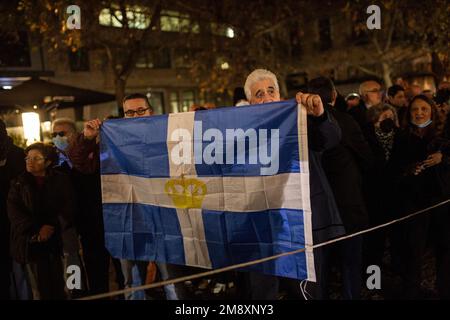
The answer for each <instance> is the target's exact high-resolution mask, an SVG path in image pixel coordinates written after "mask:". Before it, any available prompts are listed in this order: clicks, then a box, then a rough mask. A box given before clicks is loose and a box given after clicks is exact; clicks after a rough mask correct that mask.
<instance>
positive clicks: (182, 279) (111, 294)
mask: <svg viewBox="0 0 450 320" xmlns="http://www.w3.org/2000/svg"><path fill="white" fill-rule="evenodd" d="M449 202H450V199H447V200H445V201H442V202H440V203H438V204H435V205H433V206H430V207H428V208H425V209H422V210H419V211H416V212H414V213H411V214H409V215H407V216H404V217H401V218H398V219H394V220H392V221H389V222H386V223H384V224H381V225H378V226H375V227H372V228H368V229H365V230H362V231H358V232H355V233H352V234H349V235H346V236H342V237H339V238H336V239H332V240H328V241H326V242H322V243H319V244H316V245H313V246H310V245H306V248H302V249H297V250H293V251H289V252H284V253H280V254H277V255H274V256H270V257H266V258H262V259H258V260H253V261H248V262H244V263H239V264H235V265H231V266H228V267H224V268H219V269H215V270H211V271H206V272H202V273H197V274H193V275H190V276H185V277H180V278H175V279H170V280H165V281H160V282H157V283H152V284H147V285H142V286H138V287H132V288H127V289H122V290H117V291H112V292H107V293H101V294H96V295H92V296H89V297H84V298H81V299H78V300H97V299H103V298H109V297H114V296H118V295H121V294H124V293H130V292H133V291H140V290H147V289H154V288H158V287H162V286H165V285H168V284H176V283H180V282H185V281H189V280H194V279H198V278H203V277H208V276H212V275H215V274H218V273H222V272H226V271H231V270H234V269H239V268H244V267H249V266H252V265H255V264H259V263H262V262H266V261H270V260H275V259H278V258H281V257H285V256H290V255H293V254H297V253H301V252H305V251H306V249H313V250H314V249H317V248H320V247H324V246H327V245H329V244H332V243H336V242H339V241H343V240H346V239H350V238H353V237H356V236H359V235H362V234H365V233H369V232H372V231H374V230H377V229H381V228H385V227H387V226H389V225H392V224H394V223H398V222H401V221H404V220H407V219H410V218H412V217H414V216H417V215H419V214H422V213H424V212H427V211H430V210H432V209H435V208H437V207H440V206H442V205H444V204H447V203H449Z"/></svg>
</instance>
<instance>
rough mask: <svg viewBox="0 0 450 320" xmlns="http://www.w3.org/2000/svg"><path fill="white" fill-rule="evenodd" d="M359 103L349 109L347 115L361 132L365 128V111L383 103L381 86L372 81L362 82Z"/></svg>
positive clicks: (366, 122)
mask: <svg viewBox="0 0 450 320" xmlns="http://www.w3.org/2000/svg"><path fill="white" fill-rule="evenodd" d="M359 94H360V96H361V101H360V103H359V105H357V106H356V107H353V108H351V109H350V110H349V111H348V113H349V114H350V115H351V116H352V117H353V118H354V119H355V120H356V122H358V124H359V126H360V127H361V129H362V130H364V128H365V127H366V126H367V124H368V121H367V110H369V109H370V108H371V107H373V106H376V105H378V104H380V103H381V102H382V101H383V91H382V90H381V85H380V84H379V83H378V82H377V81H374V80H369V81H364V82H363V83H361V85H360V86H359Z"/></svg>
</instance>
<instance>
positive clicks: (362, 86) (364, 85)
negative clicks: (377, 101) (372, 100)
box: [359, 80, 381, 97]
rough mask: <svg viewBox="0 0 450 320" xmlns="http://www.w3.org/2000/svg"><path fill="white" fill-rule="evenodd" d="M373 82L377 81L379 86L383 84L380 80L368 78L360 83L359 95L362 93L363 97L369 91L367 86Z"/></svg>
mask: <svg viewBox="0 0 450 320" xmlns="http://www.w3.org/2000/svg"><path fill="white" fill-rule="evenodd" d="M372 82H375V83H377V84H378V85H379V86H381V84H380V83H379V82H378V81H376V80H367V81H364V82H362V83H361V84H360V85H359V95H360V96H361V97H363V96H364V95H365V94H366V93H367V86H368V85H369V83H372Z"/></svg>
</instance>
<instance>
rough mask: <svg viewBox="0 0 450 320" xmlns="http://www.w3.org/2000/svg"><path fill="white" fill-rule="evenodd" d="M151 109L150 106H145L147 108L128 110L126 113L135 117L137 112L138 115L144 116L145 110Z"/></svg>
mask: <svg viewBox="0 0 450 320" xmlns="http://www.w3.org/2000/svg"><path fill="white" fill-rule="evenodd" d="M149 109H150V108H145V109H144V108H139V109H137V110H127V111H125V112H124V113H125V115H126V116H127V117H133V116H134V115H135V114H137V115H138V116H143V115H144V114H145V112H146V111H147V110H149Z"/></svg>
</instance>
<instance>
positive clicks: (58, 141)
mask: <svg viewBox="0 0 450 320" xmlns="http://www.w3.org/2000/svg"><path fill="white" fill-rule="evenodd" d="M52 141H53V144H54V145H55V146H56V148H58V150H61V151H66V149H67V147H69V142H68V141H67V137H61V136H56V137H55V138H53V139H52Z"/></svg>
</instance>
